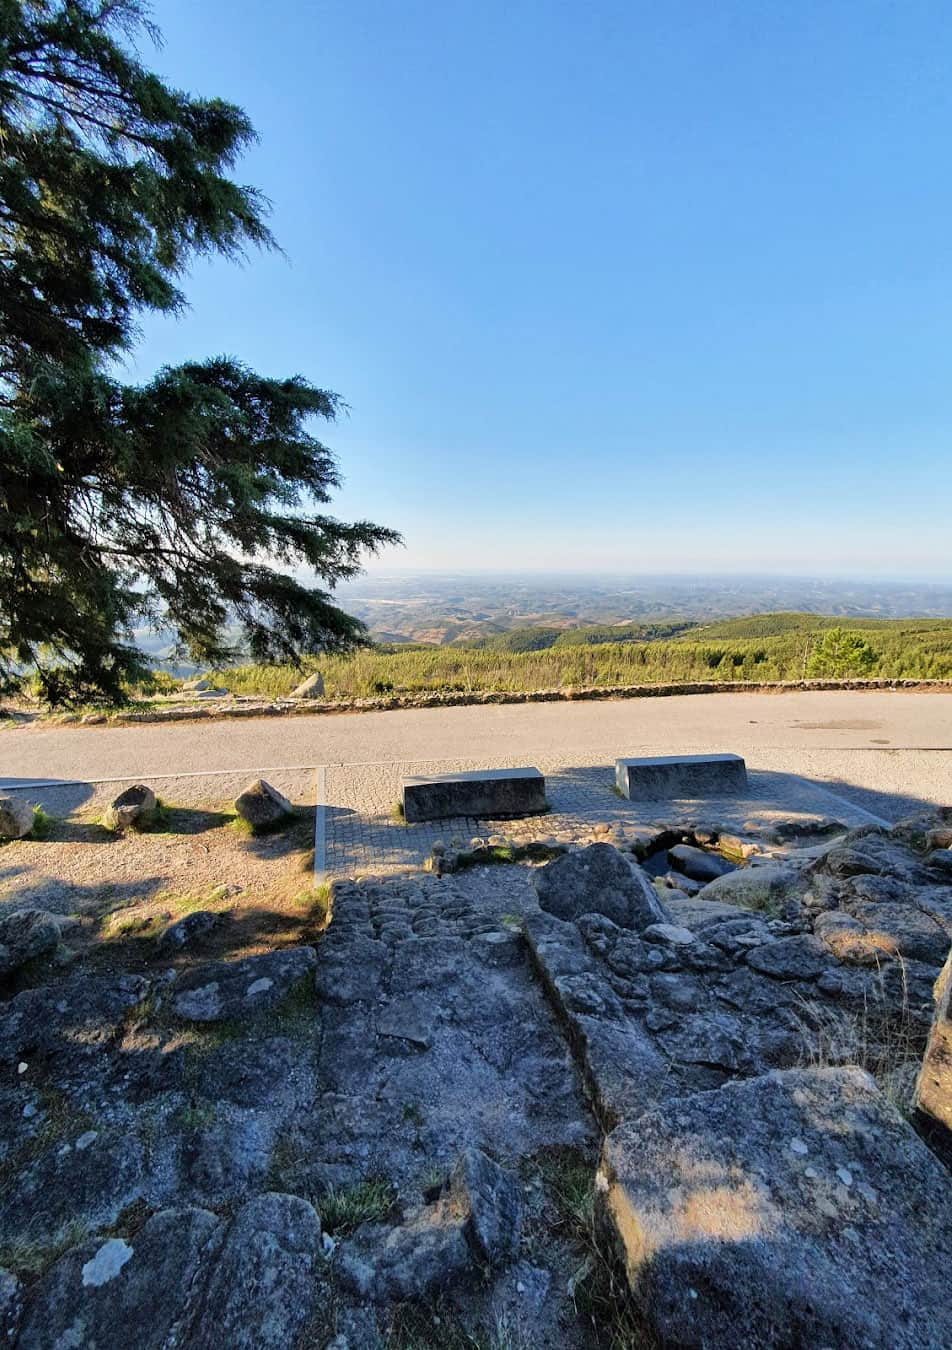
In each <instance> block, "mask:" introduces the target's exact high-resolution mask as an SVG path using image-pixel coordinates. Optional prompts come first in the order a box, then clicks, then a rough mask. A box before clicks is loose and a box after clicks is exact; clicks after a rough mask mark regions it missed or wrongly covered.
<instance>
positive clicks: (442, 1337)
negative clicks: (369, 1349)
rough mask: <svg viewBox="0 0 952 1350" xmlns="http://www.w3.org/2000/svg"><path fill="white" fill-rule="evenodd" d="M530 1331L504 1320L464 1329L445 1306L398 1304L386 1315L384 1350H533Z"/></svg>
mask: <svg viewBox="0 0 952 1350" xmlns="http://www.w3.org/2000/svg"><path fill="white" fill-rule="evenodd" d="M535 1344H536V1342H535V1340H534V1338H533V1335H532V1334H531V1332H530V1331H528V1330H526V1329H525V1328H523V1327H521V1326H518V1327H517V1326H514V1325H512V1324H511V1323H510V1321H509V1320H508V1319H507V1318H500V1319H498V1320H497V1321H496V1322H495V1323H494V1324H493V1326H491V1327H482V1326H474V1327H466V1326H464V1325H463V1323H462V1322H461V1321H460V1320H459V1316H458V1314H457V1313H455V1312H454V1310H453V1309H452V1308H451V1307H450V1306H449V1305H448V1304H447V1303H445V1302H441V1301H437V1302H433V1303H398V1304H396V1305H395V1306H394V1307H393V1309H392V1310H391V1313H390V1320H389V1325H388V1327H387V1337H386V1345H387V1350H533V1347H534V1345H535Z"/></svg>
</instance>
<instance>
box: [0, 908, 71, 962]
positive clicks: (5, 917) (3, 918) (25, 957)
mask: <svg viewBox="0 0 952 1350" xmlns="http://www.w3.org/2000/svg"><path fill="white" fill-rule="evenodd" d="M59 940H60V925H59V923H57V921H56V919H55V918H54V917H53V916H52V915H50V914H47V913H46V912H45V910H42V909H14V910H11V911H9V912H8V913H0V975H10V974H12V972H13V971H15V970H18V969H19V968H20V966H23V965H25V964H26V963H27V961H32V960H34V958H36V957H38V956H46V955H47V954H48V953H49V952H51V951H55V949H56V947H57V946H58V944H59Z"/></svg>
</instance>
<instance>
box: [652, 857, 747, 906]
mask: <svg viewBox="0 0 952 1350" xmlns="http://www.w3.org/2000/svg"><path fill="white" fill-rule="evenodd" d="M668 861H669V862H670V863H671V866H672V867H673V868H674V869H675V871H677V872H683V873H684V875H685V876H686V877H690V878H691V880H692V881H700V882H701V883H702V884H705V885H706V884H707V883H708V882H710V881H714V880H715V879H716V878H717V877H723V876H727V874H728V872H733V871H734V870H735V867H734V864H733V863H729V862H728V861H727V859H726V858H721V857H719V856H718V855H717V854H716V853H707V852H706V851H705V850H704V849H703V848H695V847H694V846H693V845H692V844H675V846H674V848H669V849H668ZM714 898H715V899H716V898H717V897H714Z"/></svg>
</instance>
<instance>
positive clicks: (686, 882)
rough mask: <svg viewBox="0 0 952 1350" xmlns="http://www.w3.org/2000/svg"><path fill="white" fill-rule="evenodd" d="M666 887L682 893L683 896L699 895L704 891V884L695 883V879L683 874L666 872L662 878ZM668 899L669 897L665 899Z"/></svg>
mask: <svg viewBox="0 0 952 1350" xmlns="http://www.w3.org/2000/svg"><path fill="white" fill-rule="evenodd" d="M661 880H662V881H663V882H664V884H665V886H667V887H668V889H669V890H672V891H680V892H681V894H682V895H697V894H698V893H699V892H700V891H701V890H703V883H702V882H700V881H695V880H694V878H693V877H689V876H685V874H684V873H683V872H666V873H665V875H664V876H663V877H662V878H661ZM665 898H666V899H667V897H665Z"/></svg>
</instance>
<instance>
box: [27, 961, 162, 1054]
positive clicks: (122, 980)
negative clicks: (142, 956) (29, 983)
mask: <svg viewBox="0 0 952 1350" xmlns="http://www.w3.org/2000/svg"><path fill="white" fill-rule="evenodd" d="M148 992H149V982H148V980H146V979H144V978H143V977H142V976H141V975H109V976H105V975H104V976H98V975H76V976H73V977H72V978H71V979H69V980H64V981H63V982H62V983H60V984H53V985H43V986H40V987H39V988H36V989H24V990H23V992H22V993H20V994H17V995H16V997H15V998H12V999H11V1000H10V1001H9V1003H4V1004H0V1066H3V1067H5V1068H6V1067H11V1066H15V1065H16V1064H17V1063H18V1062H19V1061H27V1062H28V1063H30V1064H32V1061H33V1060H34V1059H38V1060H40V1061H41V1062H42V1063H43V1065H44V1068H52V1067H56V1068H57V1069H59V1070H61V1071H65V1072H81V1071H82V1068H83V1066H84V1065H86V1064H89V1063H90V1062H94V1061H97V1060H99V1059H100V1058H101V1056H102V1051H103V1050H104V1049H105V1048H106V1047H108V1046H109V1045H110V1044H111V1043H112V1042H113V1040H114V1039H115V1038H116V1037H117V1036H118V1035H119V1034H120V1032H121V1030H122V1028H123V1027H124V1025H125V1023H126V1020H127V1018H128V1016H129V1013H130V1012H131V1010H132V1009H133V1008H135V1007H137V1006H139V1005H141V1004H142V1002H143V1001H144V999H145V998H146V997H147V995H148Z"/></svg>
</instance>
